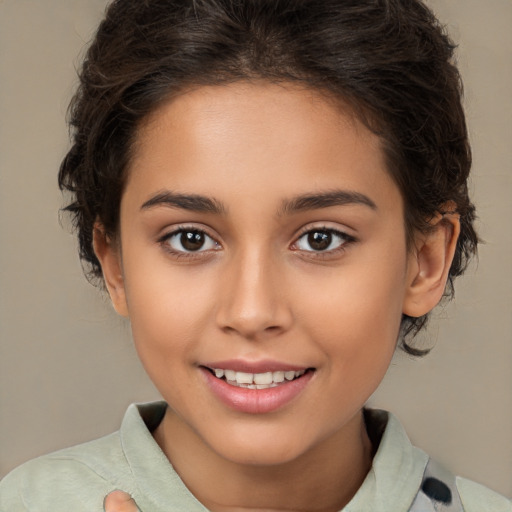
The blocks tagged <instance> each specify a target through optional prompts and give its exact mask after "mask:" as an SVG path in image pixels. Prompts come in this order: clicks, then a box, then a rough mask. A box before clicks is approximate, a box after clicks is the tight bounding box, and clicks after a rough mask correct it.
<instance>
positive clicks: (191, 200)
mask: <svg viewBox="0 0 512 512" xmlns="http://www.w3.org/2000/svg"><path fill="white" fill-rule="evenodd" d="M157 206H167V207H169V208H181V209H183V210H189V211H193V212H200V213H215V214H218V215H221V214H224V213H226V208H225V207H224V205H223V204H222V203H221V202H220V201H217V200H216V199H212V198H209V197H206V196H201V195H197V194H177V193H174V192H171V191H169V190H165V191H163V192H159V193H158V194H156V195H155V196H153V197H152V198H150V199H149V200H148V201H146V202H145V203H144V204H143V205H142V206H141V210H148V209H150V208H155V207H157Z"/></svg>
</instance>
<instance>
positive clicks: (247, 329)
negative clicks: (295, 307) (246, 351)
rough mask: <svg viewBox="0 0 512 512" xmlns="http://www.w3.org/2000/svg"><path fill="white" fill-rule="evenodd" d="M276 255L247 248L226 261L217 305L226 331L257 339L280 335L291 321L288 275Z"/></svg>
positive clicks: (219, 318)
mask: <svg viewBox="0 0 512 512" xmlns="http://www.w3.org/2000/svg"><path fill="white" fill-rule="evenodd" d="M278 267H279V265H278V263H277V261H276V258H272V256H271V255H270V254H264V252H263V251H259V250H253V251H247V252H246V253H245V254H241V255H239V256H238V257H233V258H232V260H231V261H230V262H229V263H228V264H227V266H226V269H225V274H224V280H223V283H222V290H221V291H220V297H219V304H218V309H217V322H218V326H219V327H220V328H221V329H222V330H223V331H225V332H228V333H236V334H238V335H240V336H242V337H244V338H246V339H251V340H256V339H263V338H267V337H272V336H277V335H278V334H281V333H283V332H285V331H286V330H288V329H289V328H290V326H291V324H292V312H291V310H290V307H289V304H288V301H287V300H286V286H285V278H284V276H283V272H282V269H279V268H278Z"/></svg>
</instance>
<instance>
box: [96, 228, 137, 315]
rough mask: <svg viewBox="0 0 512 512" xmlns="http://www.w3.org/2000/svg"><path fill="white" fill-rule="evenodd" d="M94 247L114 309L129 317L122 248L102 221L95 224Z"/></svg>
mask: <svg viewBox="0 0 512 512" xmlns="http://www.w3.org/2000/svg"><path fill="white" fill-rule="evenodd" d="M93 247H94V252H95V254H96V257H97V258H98V260H99V262H100V264H101V270H102V272H103V279H104V280H105V285H106V286H107V290H108V293H109V295H110V299H111V300H112V304H113V306H114V309H115V310H116V311H117V312H118V313H119V314H120V315H121V316H125V317H128V307H127V303H126V293H125V286H124V277H123V267H122V261H121V249H120V247H119V243H118V242H117V241H115V240H112V239H111V237H109V236H108V235H107V234H106V233H105V229H104V227H103V225H102V224H101V223H100V222H96V223H95V224H94V228H93Z"/></svg>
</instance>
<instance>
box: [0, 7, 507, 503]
mask: <svg viewBox="0 0 512 512" xmlns="http://www.w3.org/2000/svg"><path fill="white" fill-rule="evenodd" d="M104 3H105V2H104V0H0V301H1V302H0V342H1V344H0V476H1V475H4V474H5V473H6V472H7V471H9V470H10V469H11V468H13V467H14V466H15V465H17V464H19V463H21V462H23V461H24V460H26V459H28V458H31V457H34V456H36V455H39V454H42V453H45V452H48V451H50V450H54V449H57V448H60V447H63V446H67V445H71V444H74V443H78V442H81V441H84V440H88V439H91V438H94V437H97V436H100V435H102V434H106V433H108V432H110V431H112V430H115V429H116V428H117V427H118V425H119V421H120V418H121V417H122V414H123V412H124V409H125V407H126V406H127V404H128V403H130V402H132V401H143V400H151V399H154V398H155V397H157V396H158V395H157V393H156V391H155V390H154V388H153V387H152V385H151V384H150V383H149V381H148V379H147V378H146V376H145V374H144V372H143V370H142V368H141V366H140V364H139V363H138V361H137V358H136V355H135V353H134V350H133V348H132V345H131V342H130V337H129V328H128V326H127V325H126V324H124V323H123V322H122V321H121V320H119V319H118V318H116V317H115V315H114V314H113V312H112V309H111V307H110V306H109V305H108V303H107V302H106V300H105V299H104V298H102V296H101V295H100V293H99V292H97V291H96V290H95V289H93V288H92V287H91V286H90V285H88V284H87V283H86V282H85V280H84V278H83V277H82V275H81V269H80V266H79V263H78V261H77V257H76V255H75V242H74V239H73V237H72V236H70V235H69V233H68V231H67V230H66V229H62V228H61V227H60V226H59V222H58V216H57V210H58V208H59V207H60V206H62V199H61V196H60V193H59V192H58V190H57V187H56V174H57V168H58V165H59V161H60V159H61V158H62V156H63V155H64V153H65V150H66V147H67V129H66V127H65V124H64V116H65V110H66V106H67V102H68V100H69V98H70V96H71V92H72V89H73V84H74V80H75V70H74V66H75V65H77V64H78V62H79V59H78V57H77V55H78V54H79V53H80V52H81V51H82V49H83V45H84V43H85V42H86V41H88V40H89V38H90V37H91V34H92V28H93V27H94V25H95V23H96V22H97V20H98V18H99V17H100V15H101V13H102V10H103V7H104ZM430 3H431V5H432V6H433V7H434V8H435V10H436V11H437V13H438V15H439V16H440V17H441V19H442V20H443V22H445V23H446V24H447V25H448V27H449V30H450V32H451V34H452V36H453V37H454V38H455V40H456V41H458V42H460V52H459V56H460V64H461V68H462V71H463V74H464V78H465V83H466V91H467V101H466V103H467V113H468V118H469V123H470V129H471V135H472V140H473V147H474V155H475V165H474V174H473V185H472V188H473V189H474V198H475V201H476V203H477V206H478V208H479V214H480V221H479V229H480V233H481V236H482V237H483V238H484V239H485V240H486V242H487V243H486V245H485V246H483V247H482V249H481V254H480V262H479V265H478V270H477V271H476V272H475V268H476V266H475V267H474V268H473V269H472V270H471V271H470V272H469V274H468V276H467V277H465V278H464V279H463V280H461V281H460V282H459V284H458V287H457V299H456V304H454V305H451V306H449V307H447V308H445V309H444V310H442V311H441V312H440V313H439V315H438V316H439V317H440V319H439V320H438V321H435V322H434V323H433V324H432V328H431V330H430V336H431V341H437V346H436V348H435V350H434V351H433V353H432V355H431V356H429V357H427V358H426V359H424V360H421V361H412V360H409V359H407V358H405V357H397V358H396V361H395V362H394V364H393V365H392V367H391V369H390V371H389V374H388V376H387V377H386V380H385V382H384V384H383V386H382V388H381V389H380V390H379V391H378V392H377V394H376V396H375V397H374V398H373V399H372V402H371V403H372V404H374V405H378V406H382V407H386V408H389V409H391V410H393V411H394V412H395V413H397V414H398V416H399V417H400V418H401V420H402V421H403V422H404V423H405V425H406V427H407V429H408V431H409V433H410V436H411V437H412V439H413V441H414V442H415V443H416V444H417V445H419V446H421V447H423V448H424V449H425V450H426V451H428V452H429V453H431V454H432V455H434V456H436V457H437V458H438V459H440V460H441V461H443V462H444V463H446V464H447V465H448V466H449V467H450V468H451V469H452V470H454V471H456V472H457V473H459V474H462V475H464V476H467V477H470V478H473V479H476V480H478V481H481V482H482V483H485V484H486V485H488V486H490V487H492V488H494V489H496V490H498V491H501V492H502V493H504V494H508V495H512V442H511V441H512V258H511V255H512V200H511V197H512V144H511V140H510V135H511V118H512V115H511V114H512V102H511V85H512V58H511V50H512V32H511V30H510V27H511V26H512V2H511V1H510V0H486V1H485V2H482V1H481V0H431V2H430Z"/></svg>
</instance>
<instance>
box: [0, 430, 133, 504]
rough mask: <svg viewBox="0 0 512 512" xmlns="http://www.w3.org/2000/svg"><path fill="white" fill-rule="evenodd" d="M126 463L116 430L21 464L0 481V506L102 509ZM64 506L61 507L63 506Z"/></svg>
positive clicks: (122, 478)
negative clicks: (106, 496) (104, 500)
mask: <svg viewBox="0 0 512 512" xmlns="http://www.w3.org/2000/svg"><path fill="white" fill-rule="evenodd" d="M129 480H130V472H129V467H128V465H127V463H126V460H125V458H124V455H123V450H122V446H121V442H120V436H119V434H118V433H115V434H111V435H109V436H106V437H103V438H101V439H98V440H96V441H91V442H88V443H84V444H81V445H78V446H74V447H72V448H67V449H64V450H60V451H58V452H55V453H51V454H49V455H44V456H42V457H38V458H36V459H33V460H31V461H28V462H26V463H25V464H22V465H21V466H19V467H18V468H16V469H15V470H13V471H12V472H11V473H9V474H8V475H7V476H6V477H5V478H4V479H3V480H2V481H1V482H0V510H1V511H2V512H4V511H5V512H22V511H36V510H37V511H40V510H52V511H58V510H60V509H59V506H60V504H63V503H66V505H65V507H66V511H68V510H70V509H73V510H74V511H76V512H78V511H81V510H84V511H85V510H87V511H88V512H89V511H90V512H93V511H96V510H98V511H101V510H103V498H102V497H104V496H105V495H106V494H108V493H109V492H111V491H112V490H114V489H115V488H117V485H118V484H120V483H122V485H123V487H124V488H126V487H127V482H129ZM63 510H64V509H63Z"/></svg>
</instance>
